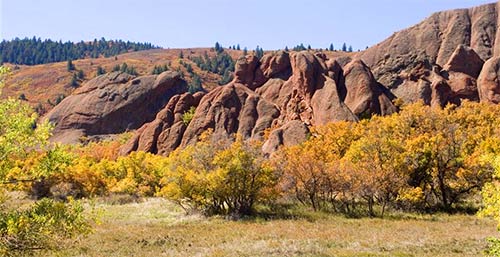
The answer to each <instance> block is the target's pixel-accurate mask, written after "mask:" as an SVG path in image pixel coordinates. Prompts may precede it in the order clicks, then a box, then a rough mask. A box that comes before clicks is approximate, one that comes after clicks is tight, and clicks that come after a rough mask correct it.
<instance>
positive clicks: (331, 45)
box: [328, 44, 335, 52]
mask: <svg viewBox="0 0 500 257" xmlns="http://www.w3.org/2000/svg"><path fill="white" fill-rule="evenodd" d="M328 50H329V51H332V52H333V50H335V48H333V44H330V47H329V48H328Z"/></svg>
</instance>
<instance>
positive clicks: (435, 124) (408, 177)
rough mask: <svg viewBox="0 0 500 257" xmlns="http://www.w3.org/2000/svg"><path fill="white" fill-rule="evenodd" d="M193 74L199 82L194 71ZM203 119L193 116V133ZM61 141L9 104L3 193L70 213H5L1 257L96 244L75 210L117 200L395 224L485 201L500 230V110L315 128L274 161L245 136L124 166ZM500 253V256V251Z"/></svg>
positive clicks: (116, 144) (91, 148) (474, 108)
mask: <svg viewBox="0 0 500 257" xmlns="http://www.w3.org/2000/svg"><path fill="white" fill-rule="evenodd" d="M181 65H184V68H185V69H186V70H187V71H188V72H189V70H191V71H192V74H191V75H193V74H195V73H194V71H193V70H192V67H191V69H189V67H190V64H189V63H186V62H183V63H182V64H181ZM124 67H125V68H124ZM118 68H119V69H123V68H124V69H127V68H129V67H128V65H127V66H124V65H122V66H120V67H118ZM7 72H8V70H6V69H4V68H2V69H1V73H2V74H5V73H7ZM192 115H193V110H190V111H189V112H186V113H185V114H184V115H183V120H184V122H185V123H186V124H188V123H189V122H191V119H192ZM50 130H51V126H50V125H49V124H47V123H37V116H36V115H35V114H34V113H33V111H32V110H31V109H30V108H29V107H28V106H27V105H26V103H24V102H23V101H20V100H17V99H6V100H2V101H0V142H1V144H0V156H1V158H0V182H1V183H3V185H4V186H3V189H6V190H11V191H13V190H17V191H19V190H20V191H25V192H26V193H27V194H30V195H31V196H32V197H33V198H35V199H45V198H50V199H58V200H60V201H63V202H66V203H58V202H54V200H41V201H39V202H35V203H33V204H32V205H30V206H28V207H23V208H22V209H20V207H14V208H13V207H12V206H6V205H4V204H2V203H4V202H5V200H2V201H0V236H1V240H0V253H6V252H12V251H13V250H16V251H24V250H30V249H34V248H51V247H54V242H56V241H57V240H63V239H67V238H71V237H72V236H74V235H78V234H81V233H86V232H88V231H89V225H88V224H89V223H88V219H87V217H85V216H84V215H83V209H82V208H81V205H79V204H78V203H75V202H73V201H72V199H74V198H81V197H90V198H93V197H101V196H107V195H110V194H119V195H133V196H135V197H152V196H160V197H164V198H166V199H169V200H170V201H173V202H175V203H177V204H178V206H180V207H182V209H184V210H185V211H186V212H188V213H202V214H205V215H224V216H230V217H233V218H242V217H245V216H249V215H256V214H257V215H258V214H259V213H262V210H265V212H267V213H268V214H269V213H271V214H272V213H274V214H276V213H279V212H283V211H285V212H288V211H289V210H290V209H291V208H294V207H293V206H301V207H302V208H307V209H310V210H312V211H314V212H326V213H339V214H343V215H347V216H367V217H384V216H386V215H387V213H394V212H416V213H435V212H449V213H455V212H474V211H476V210H477V208H479V207H480V206H479V204H478V202H477V199H478V196H479V193H480V192H481V190H482V191H483V198H484V205H485V207H484V209H483V214H485V215H493V216H494V217H496V218H498V217H497V216H498V215H497V214H498V208H499V207H498V206H497V202H498V198H499V195H500V193H499V192H500V190H498V185H497V184H498V181H497V180H498V177H499V176H498V174H497V173H498V166H499V165H498V154H499V153H500V136H499V135H500V131H499V130H500V107H499V106H498V105H491V104H485V103H472V102H465V103H463V104H462V105H461V106H460V107H457V106H452V105H450V106H447V107H446V108H444V109H439V108H432V107H429V106H425V105H423V104H421V103H417V104H411V105H406V106H403V107H402V109H401V111H400V112H399V113H396V114H393V115H390V116H384V117H379V116H374V117H372V118H370V119H365V120H362V121H360V122H358V123H349V122H336V123H330V124H327V125H324V126H319V127H313V128H312V129H311V135H310V137H309V139H308V140H306V141H305V142H303V143H301V144H299V145H295V146H288V147H283V148H281V149H280V150H279V151H278V152H276V153H275V154H273V155H272V156H270V157H268V156H265V155H264V154H263V153H262V152H261V151H260V149H261V144H262V142H258V141H252V140H245V139H244V138H242V137H241V136H239V135H236V136H235V138H234V139H228V140H227V141H226V140H220V139H219V140H215V139H214V138H213V137H212V135H211V134H210V132H207V133H205V134H203V136H201V137H200V140H199V142H198V143H196V144H195V145H192V146H188V147H186V148H181V149H177V150H175V151H174V152H173V153H171V154H170V155H169V156H158V155H153V154H150V153H144V152H134V153H132V154H130V155H127V156H119V154H118V152H119V148H120V145H121V143H122V142H123V141H107V142H100V143H90V144H88V145H86V146H82V145H77V146H63V145H53V144H49V143H48V141H47V139H48V137H49V135H50ZM2 195H5V192H3V193H2ZM0 198H1V197H0ZM60 226H63V228H64V229H61V227H60ZM65 229H66V230H65ZM56 230H57V231H59V232H61V233H59V234H58V233H56V232H53V231H56ZM48 234H53V236H47V235H48ZM54 240H56V241H54ZM491 241H492V247H491V250H490V252H491V253H495V252H496V251H497V250H495V249H498V240H494V239H492V240H491ZM34 242H36V244H35V243H34ZM495 247H497V248H495Z"/></svg>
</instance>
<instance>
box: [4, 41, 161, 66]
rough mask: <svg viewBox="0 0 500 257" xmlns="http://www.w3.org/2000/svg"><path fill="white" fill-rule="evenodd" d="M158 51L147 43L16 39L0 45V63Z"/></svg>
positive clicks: (31, 62) (51, 60) (66, 59)
mask: <svg viewBox="0 0 500 257" xmlns="http://www.w3.org/2000/svg"><path fill="white" fill-rule="evenodd" d="M151 48H158V47H156V46H153V45H152V44H150V43H132V42H123V41H121V40H105V39H104V38H103V39H101V40H99V41H98V40H97V39H94V41H93V42H90V43H85V42H83V41H81V42H78V43H73V42H69V41H68V42H64V43H63V42H62V41H57V42H56V41H52V40H50V39H47V40H44V41H42V40H41V39H40V38H35V37H33V38H31V39H28V38H25V39H19V38H16V39H14V40H11V41H6V40H3V41H2V42H0V63H4V62H8V63H12V64H25V65H36V64H44V63H51V62H61V61H68V60H76V59H82V58H88V57H91V58H98V57H99V56H101V55H102V56H105V57H109V56H113V55H117V54H121V53H126V52H129V51H141V50H146V49H151Z"/></svg>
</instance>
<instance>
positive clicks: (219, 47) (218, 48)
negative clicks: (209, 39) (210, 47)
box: [215, 42, 224, 53]
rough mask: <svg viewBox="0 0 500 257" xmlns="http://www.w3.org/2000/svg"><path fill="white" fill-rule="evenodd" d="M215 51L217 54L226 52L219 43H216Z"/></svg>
mask: <svg viewBox="0 0 500 257" xmlns="http://www.w3.org/2000/svg"><path fill="white" fill-rule="evenodd" d="M215 51H216V52H217V53H220V52H222V51H224V49H222V46H221V45H220V44H219V42H215Z"/></svg>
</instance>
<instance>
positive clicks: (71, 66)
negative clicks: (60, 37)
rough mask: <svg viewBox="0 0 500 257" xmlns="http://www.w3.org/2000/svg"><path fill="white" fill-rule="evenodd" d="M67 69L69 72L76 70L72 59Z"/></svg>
mask: <svg viewBox="0 0 500 257" xmlns="http://www.w3.org/2000/svg"><path fill="white" fill-rule="evenodd" d="M66 68H67V70H68V71H74V70H75V65H74V64H73V62H72V61H71V59H69V60H68V63H67V64H66Z"/></svg>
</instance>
